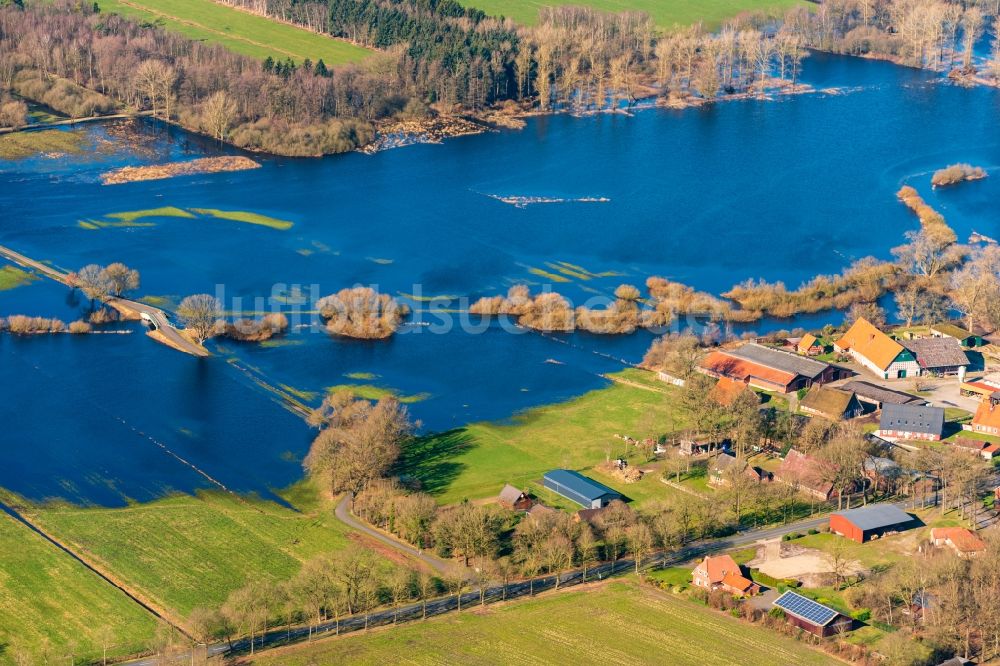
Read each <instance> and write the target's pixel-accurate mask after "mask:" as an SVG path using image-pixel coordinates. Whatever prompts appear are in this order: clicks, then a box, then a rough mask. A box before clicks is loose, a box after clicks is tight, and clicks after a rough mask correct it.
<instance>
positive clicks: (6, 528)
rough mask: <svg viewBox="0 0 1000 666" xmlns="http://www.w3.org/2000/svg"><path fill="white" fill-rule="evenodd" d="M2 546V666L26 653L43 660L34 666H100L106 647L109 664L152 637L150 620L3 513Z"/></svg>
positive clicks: (0, 518)
mask: <svg viewBox="0 0 1000 666" xmlns="http://www.w3.org/2000/svg"><path fill="white" fill-rule="evenodd" d="M0 543H2V544H3V547H2V548H0V664H8V663H9V664H13V663H16V660H17V659H18V658H20V657H21V656H22V651H24V652H27V653H29V654H30V655H32V657H31V658H39V660H38V661H29V662H27V663H42V661H41V657H43V656H44V657H45V658H47V659H48V661H47V663H57V662H56V661H55V659H56V658H60V661H59V662H58V663H67V661H68V660H62V659H61V656H62V655H64V654H70V653H73V654H75V656H76V658H77V660H80V659H81V658H83V659H85V660H86V661H87V662H90V661H98V662H99V661H100V659H101V657H102V654H103V648H104V647H105V642H106V643H107V648H108V656H114V655H126V654H131V653H134V652H136V651H138V650H141V649H143V648H144V647H145V646H146V643H147V642H148V641H149V639H150V638H151V637H152V636H153V633H154V631H155V625H156V620H155V618H154V617H153V616H152V615H151V614H150V613H148V612H147V611H146V610H144V609H143V608H142V607H141V606H139V605H138V604H136V603H135V602H134V601H132V600H131V599H129V598H128V597H127V596H125V595H124V594H123V593H122V592H120V591H119V590H117V589H115V588H114V587H112V586H111V585H109V584H108V583H107V582H105V581H104V580H102V579H101V578H100V577H99V576H97V575H96V574H94V573H92V572H90V571H88V570H87V569H86V568H85V567H84V566H83V565H82V564H80V563H79V562H77V561H75V560H74V559H73V558H71V557H70V556H69V555H67V554H66V553H64V552H62V551H60V550H59V549H58V548H56V547H55V546H54V545H52V544H50V543H48V542H47V541H45V539H43V538H42V537H41V536H39V535H38V534H36V533H34V532H32V531H31V530H30V529H29V528H28V527H27V526H25V525H22V524H21V523H19V522H17V521H15V520H14V519H13V518H11V517H10V516H8V515H7V514H5V513H3V512H0ZM104 626H106V627H109V628H110V629H111V630H112V631H111V632H109V633H107V634H104V633H103V632H102V630H101V627H104Z"/></svg>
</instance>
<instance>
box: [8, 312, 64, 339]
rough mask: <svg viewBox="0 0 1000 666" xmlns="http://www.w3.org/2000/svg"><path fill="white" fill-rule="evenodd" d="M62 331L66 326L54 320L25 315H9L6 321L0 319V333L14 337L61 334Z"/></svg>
mask: <svg viewBox="0 0 1000 666" xmlns="http://www.w3.org/2000/svg"><path fill="white" fill-rule="evenodd" d="M64 330H66V324H65V323H64V322H63V321H61V320H59V319H54V318H53V319H50V318H48V317H28V316H26V315H11V316H9V317H7V318H6V319H2V318H0V331H8V332H10V333H13V334H14V335H30V334H33V333H61V332H63V331H64Z"/></svg>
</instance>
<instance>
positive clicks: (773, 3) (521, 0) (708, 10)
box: [466, 0, 806, 30]
mask: <svg viewBox="0 0 1000 666" xmlns="http://www.w3.org/2000/svg"><path fill="white" fill-rule="evenodd" d="M466 4H468V5H469V6H472V7H476V8H477V9H482V10H483V11H485V12H487V13H489V14H494V15H497V16H500V15H503V16H506V17H508V18H512V19H514V20H515V21H517V22H518V23H524V24H527V25H533V24H535V23H537V22H538V12H539V10H540V9H541V8H542V7H552V6H558V5H576V6H585V7H593V8H594V9H597V10H600V11H602V12H629V11H633V12H646V13H647V14H649V15H650V16H651V17H652V18H653V20H654V21H655V22H656V24H657V25H658V26H660V27H664V28H669V27H671V26H673V25H692V24H695V23H698V22H699V21H700V22H701V23H702V24H704V26H705V27H706V28H707V29H709V30H714V29H715V28H717V27H719V25H721V23H722V22H723V21H724V20H726V19H729V18H732V17H734V16H736V15H737V14H739V13H741V12H750V11H757V10H761V11H773V12H779V13H780V12H783V11H785V10H787V9H789V8H791V7H794V6H796V5H804V4H806V3H804V2H802V1H801V0H469V1H468V2H467V3H466Z"/></svg>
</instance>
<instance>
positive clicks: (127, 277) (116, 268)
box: [104, 262, 139, 298]
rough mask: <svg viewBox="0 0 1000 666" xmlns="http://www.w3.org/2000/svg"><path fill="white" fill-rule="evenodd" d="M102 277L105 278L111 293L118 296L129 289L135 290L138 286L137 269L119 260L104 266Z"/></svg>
mask: <svg viewBox="0 0 1000 666" xmlns="http://www.w3.org/2000/svg"><path fill="white" fill-rule="evenodd" d="M104 278H105V279H106V280H107V283H108V285H109V287H110V291H111V294H112V295H114V296H117V297H119V298H120V297H121V296H122V295H124V294H125V293H127V292H129V291H135V290H136V289H138V288H139V271H137V270H135V269H132V268H129V267H128V266H126V265H125V264H123V263H120V262H115V263H113V264H108V265H107V266H106V267H105V268H104Z"/></svg>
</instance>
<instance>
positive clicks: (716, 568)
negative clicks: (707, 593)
mask: <svg viewBox="0 0 1000 666" xmlns="http://www.w3.org/2000/svg"><path fill="white" fill-rule="evenodd" d="M699 566H700V567H701V568H703V569H704V570H705V572H706V573H707V574H708V582H710V583H713V584H715V583H721V582H722V581H723V580H724V579H725V577H726V576H727V575H729V574H732V573H735V574H736V575H737V576H739V575H740V574H741V571H740V565H738V564H736V560H734V559H733V558H732V557H731V556H729V555H716V556H714V557H712V556H710V555H706V556H705V559H704V560H702V562H701V564H700V565H699Z"/></svg>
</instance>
